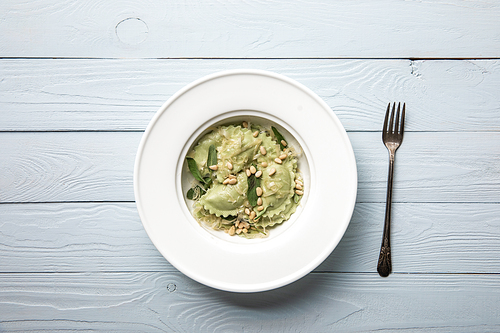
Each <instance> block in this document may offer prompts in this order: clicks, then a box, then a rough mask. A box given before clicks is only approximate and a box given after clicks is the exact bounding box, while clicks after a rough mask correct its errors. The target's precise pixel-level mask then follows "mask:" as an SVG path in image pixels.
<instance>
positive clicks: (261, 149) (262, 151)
mask: <svg viewBox="0 0 500 333" xmlns="http://www.w3.org/2000/svg"><path fill="white" fill-rule="evenodd" d="M260 153H261V154H262V155H266V154H267V151H266V148H264V146H260Z"/></svg>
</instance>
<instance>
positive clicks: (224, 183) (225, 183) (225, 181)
mask: <svg viewBox="0 0 500 333" xmlns="http://www.w3.org/2000/svg"><path fill="white" fill-rule="evenodd" d="M229 180H230V179H229V178H226V179H224V181H223V182H222V184H223V185H227V184H228V183H229Z"/></svg>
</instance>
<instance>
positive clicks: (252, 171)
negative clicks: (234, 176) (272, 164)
mask: <svg viewBox="0 0 500 333" xmlns="http://www.w3.org/2000/svg"><path fill="white" fill-rule="evenodd" d="M256 171H257V169H255V167H254V166H253V165H251V166H250V172H251V173H252V175H253V174H254V173H255V172H256Z"/></svg>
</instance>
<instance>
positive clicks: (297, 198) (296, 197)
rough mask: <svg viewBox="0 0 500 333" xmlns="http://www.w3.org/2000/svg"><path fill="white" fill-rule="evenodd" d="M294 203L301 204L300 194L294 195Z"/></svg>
mask: <svg viewBox="0 0 500 333" xmlns="http://www.w3.org/2000/svg"><path fill="white" fill-rule="evenodd" d="M293 201H294V202H295V203H299V201H300V195H298V194H294V195H293Z"/></svg>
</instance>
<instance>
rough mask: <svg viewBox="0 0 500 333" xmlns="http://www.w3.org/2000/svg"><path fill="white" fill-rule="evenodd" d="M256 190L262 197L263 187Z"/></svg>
mask: <svg viewBox="0 0 500 333" xmlns="http://www.w3.org/2000/svg"><path fill="white" fill-rule="evenodd" d="M255 191H256V192H257V196H258V197H260V196H261V195H262V188H260V187H257V189H256V190H255Z"/></svg>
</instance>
